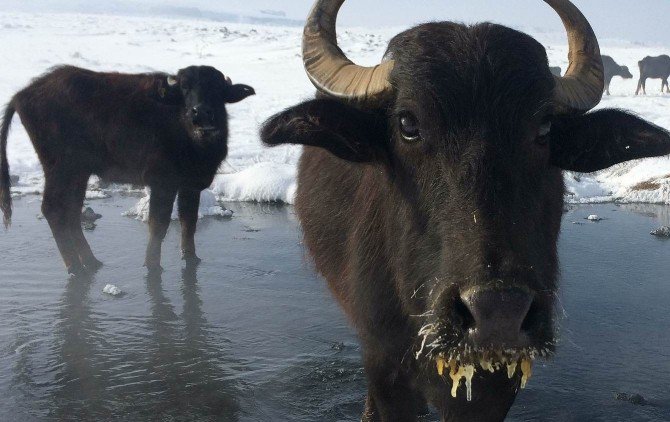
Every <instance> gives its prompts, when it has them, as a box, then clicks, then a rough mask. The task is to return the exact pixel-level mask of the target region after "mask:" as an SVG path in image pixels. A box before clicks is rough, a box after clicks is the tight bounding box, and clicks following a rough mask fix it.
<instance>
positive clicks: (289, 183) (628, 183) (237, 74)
mask: <svg viewBox="0 0 670 422" xmlns="http://www.w3.org/2000/svg"><path fill="white" fill-rule="evenodd" d="M16 22H21V23H22V24H21V25H16V24H15V23H16ZM0 28H2V31H0V57H9V58H11V62H12V66H9V67H7V68H6V69H4V71H3V72H2V73H0V103H4V102H6V101H7V100H8V99H9V98H11V96H12V95H13V94H14V93H15V92H16V91H18V90H19V89H20V88H22V87H23V86H25V85H26V84H27V83H28V82H29V81H30V79H32V78H34V77H35V76H37V75H39V74H41V73H43V72H44V71H46V70H47V69H49V68H51V67H52V66H55V65H58V64H63V63H69V64H73V65H76V66H82V67H86V68H89V69H93V70H101V71H119V72H147V71H156V70H160V71H167V72H175V71H176V70H178V69H180V68H183V67H186V66H188V65H191V64H203V65H211V66H215V67H217V68H218V69H220V70H221V71H223V72H224V73H225V74H226V75H230V76H231V78H232V79H233V81H235V82H239V83H248V84H250V85H252V86H254V88H255V89H256V92H258V95H257V96H253V97H250V98H248V99H246V100H245V101H242V102H240V103H239V104H232V105H230V107H228V110H229V115H230V140H229V155H228V157H227V160H226V162H227V164H228V165H225V166H222V169H221V172H222V173H224V172H225V174H219V175H218V176H217V177H216V179H215V181H214V184H213V186H212V189H213V192H214V194H216V195H217V196H218V197H219V198H220V199H225V200H229V201H283V202H287V203H292V202H293V197H294V195H295V178H296V168H297V163H298V159H299V157H300V153H301V151H302V148H300V147H297V146H280V147H275V148H266V147H264V146H263V145H262V144H261V142H260V140H259V139H258V127H259V125H260V124H261V123H262V122H263V121H265V120H266V119H267V118H268V117H270V116H271V115H273V114H275V113H277V112H279V111H281V110H283V109H285V108H286V107H289V106H292V105H295V104H297V103H298V102H300V101H302V100H305V99H307V98H310V97H313V95H314V87H313V86H312V84H311V83H310V82H309V80H308V79H307V77H306V75H305V72H304V70H303V68H302V61H301V60H300V39H301V35H302V34H301V32H302V31H301V28H299V27H282V26H262V25H249V24H241V23H221V22H213V21H198V20H188V19H166V18H147V17H141V18H138V17H129V16H102V15H74V14H30V13H0ZM521 29H523V28H521ZM401 30H403V28H382V29H366V28H341V30H340V31H338V32H339V33H338V39H339V42H340V45H341V47H342V49H343V50H344V51H345V52H346V53H347V54H348V55H349V56H350V57H351V58H352V59H353V60H354V61H356V62H358V63H361V64H363V65H370V64H375V63H377V62H378V61H379V59H380V58H381V57H382V55H383V52H384V49H385V48H386V45H387V42H388V40H389V39H390V38H391V37H392V36H393V35H395V34H397V33H398V32H399V31H401ZM527 32H528V33H530V34H531V35H533V36H535V37H536V39H537V40H538V41H539V42H541V43H542V44H544V45H545V46H546V47H547V54H548V56H549V61H550V64H551V65H552V66H561V67H562V68H563V70H565V69H566V67H567V52H568V47H567V42H566V37H565V33H564V32H556V33H539V32H538V31H537V29H535V30H534V29H530V30H527ZM600 47H601V50H602V52H603V54H609V55H611V56H612V57H614V59H615V60H616V61H617V62H618V63H620V64H622V65H627V66H628V67H629V68H630V70H631V72H633V74H634V76H635V77H634V78H633V79H629V80H622V79H621V78H618V77H615V78H614V80H613V81H612V85H611V87H610V91H611V93H612V96H610V97H605V98H603V101H602V103H601V104H600V105H599V108H603V107H612V108H621V109H625V110H630V111H632V112H634V113H636V114H638V115H640V116H641V117H643V118H645V119H648V120H650V121H651V122H653V123H655V124H657V125H660V126H662V127H665V128H670V95H668V94H660V93H659V91H660V85H661V82H660V80H656V79H654V80H649V81H648V83H647V88H648V89H647V91H648V93H649V95H647V96H635V95H634V93H635V89H636V87H637V86H636V85H637V75H636V72H637V65H636V64H637V61H638V60H640V59H641V58H642V57H644V56H647V55H658V54H661V53H664V52H667V51H669V50H670V46H654V45H641V44H636V43H631V42H628V41H623V40H611V39H601V40H600ZM8 155H9V160H10V166H11V171H12V174H13V175H17V176H19V177H20V183H21V184H20V185H19V186H17V187H16V188H13V189H12V191H13V193H17V194H29V193H34V192H39V191H41V190H42V189H43V185H44V178H43V175H42V170H41V167H40V164H39V161H38V160H37V156H36V154H35V152H34V150H33V147H32V145H31V143H30V141H29V139H28V136H27V134H26V132H25V130H24V129H23V127H22V126H21V123H20V121H19V119H18V118H16V117H15V118H14V124H13V129H12V132H11V134H10V138H9V151H8ZM566 184H567V187H568V192H569V194H568V196H567V198H566V199H567V200H568V201H569V202H604V201H622V202H638V201H642V202H654V203H665V204H670V186H669V185H670V158H667V157H665V158H654V159H647V160H640V161H637V162H633V163H626V164H623V165H620V166H616V167H614V168H612V169H608V170H606V171H603V172H601V173H599V174H595V175H581V176H580V175H574V174H572V173H566ZM640 187H645V188H646V189H640ZM91 188H92V189H91V190H90V191H89V192H88V193H87V198H88V199H94V198H102V197H105V196H106V195H107V194H108V193H109V192H110V191H109V189H102V190H97V191H96V190H95V186H94V185H92V186H91ZM208 198H209V199H208ZM203 201H209V202H208V203H209V204H212V203H213V202H212V198H211V197H210V196H203ZM147 205H148V203H147V199H144V200H143V201H140V203H139V204H138V206H137V207H136V208H137V209H136V210H134V212H136V213H137V214H138V215H140V218H143V217H142V216H145V215H146V210H145V208H146V207H147ZM212 206H213V207H215V206H214V205H212ZM207 207H208V206H207V203H205V204H202V206H201V211H202V214H203V215H208V214H211V213H212V212H213V213H214V214H216V213H217V212H218V211H217V210H218V209H217V208H216V207H215V209H214V211H212V210H207ZM144 218H146V217H144Z"/></svg>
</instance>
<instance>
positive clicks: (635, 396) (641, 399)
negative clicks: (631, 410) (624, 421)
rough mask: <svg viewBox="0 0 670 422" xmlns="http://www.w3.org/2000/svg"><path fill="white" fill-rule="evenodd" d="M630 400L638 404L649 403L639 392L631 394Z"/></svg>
mask: <svg viewBox="0 0 670 422" xmlns="http://www.w3.org/2000/svg"><path fill="white" fill-rule="evenodd" d="M628 401H629V402H631V403H633V404H636V405H638V406H644V405H645V404H647V401H646V400H645V399H644V397H642V396H641V395H639V394H633V395H631V396H630V397H629V398H628Z"/></svg>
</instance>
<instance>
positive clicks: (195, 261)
mask: <svg viewBox="0 0 670 422" xmlns="http://www.w3.org/2000/svg"><path fill="white" fill-rule="evenodd" d="M181 259H182V260H184V261H185V262H186V267H191V268H192V267H197V266H198V265H199V264H200V263H201V262H202V259H200V258H198V256H197V255H196V254H182V257H181Z"/></svg>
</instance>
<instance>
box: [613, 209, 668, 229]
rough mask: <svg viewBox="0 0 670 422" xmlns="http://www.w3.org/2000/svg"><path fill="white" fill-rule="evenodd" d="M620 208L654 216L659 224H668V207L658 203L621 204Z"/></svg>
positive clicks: (646, 215)
mask: <svg viewBox="0 0 670 422" xmlns="http://www.w3.org/2000/svg"><path fill="white" fill-rule="evenodd" d="M621 208H622V210H625V211H630V212H634V213H635V214H640V215H642V216H645V217H651V218H655V219H656V220H657V222H658V224H659V225H661V226H670V207H668V206H667V205H659V204H622V205H621Z"/></svg>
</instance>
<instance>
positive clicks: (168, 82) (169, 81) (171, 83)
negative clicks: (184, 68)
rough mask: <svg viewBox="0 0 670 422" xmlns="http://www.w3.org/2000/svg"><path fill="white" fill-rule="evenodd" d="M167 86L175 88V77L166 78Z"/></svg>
mask: <svg viewBox="0 0 670 422" xmlns="http://www.w3.org/2000/svg"><path fill="white" fill-rule="evenodd" d="M167 84H168V85H169V86H175V85H177V78H175V77H174V76H172V75H170V76H168V77H167Z"/></svg>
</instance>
